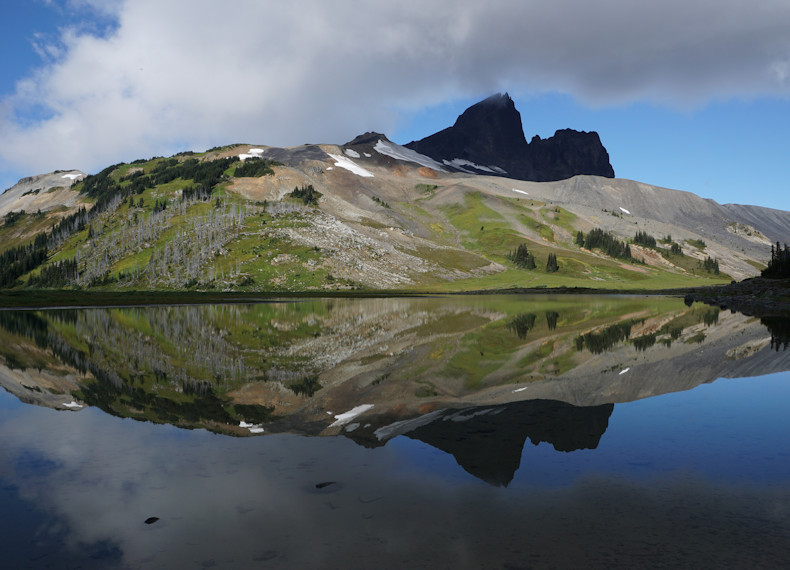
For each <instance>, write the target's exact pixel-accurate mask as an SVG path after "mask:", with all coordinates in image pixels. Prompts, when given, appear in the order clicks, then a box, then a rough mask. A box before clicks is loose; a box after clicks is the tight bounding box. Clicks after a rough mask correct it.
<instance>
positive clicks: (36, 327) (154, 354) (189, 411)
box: [0, 306, 274, 425]
mask: <svg viewBox="0 0 790 570" xmlns="http://www.w3.org/2000/svg"><path fill="white" fill-rule="evenodd" d="M238 311H239V308H238V307H233V306H201V307H157V308H150V309H94V310H82V311H79V312H78V311H47V312H46V313H45V314H46V317H47V318H43V317H42V316H41V315H40V314H38V313H33V312H26V311H0V327H2V328H3V329H5V330H6V331H8V332H12V333H14V334H17V335H19V336H23V337H27V338H30V339H32V340H33V341H34V342H35V344H36V345H37V346H39V347H40V348H44V349H49V350H51V351H52V353H53V354H54V355H55V356H56V357H57V358H58V359H59V360H60V361H61V362H63V363H64V364H66V365H67V366H70V367H72V368H74V369H76V370H77V371H79V372H80V373H81V374H83V375H86V376H87V377H88V378H87V379H86V380H85V381H84V382H83V383H82V385H81V387H80V391H79V394H78V396H79V397H80V399H82V400H83V401H84V402H85V403H86V404H88V405H91V406H96V407H99V408H101V409H102V410H104V411H106V412H108V413H111V414H113V415H122V416H133V417H141V418H143V419H148V420H152V421H161V422H169V423H173V424H180V425H183V424H184V423H187V424H199V423H203V422H205V421H215V422H221V423H223V424H228V423H233V422H238V421H239V419H245V420H247V419H253V418H254V419H256V420H257V421H259V422H260V421H263V420H262V418H266V419H271V418H272V412H273V409H274V408H273V407H267V406H253V407H254V408H255V409H254V410H253V409H250V406H245V407H244V408H245V410H244V411H240V410H239V409H236V406H232V405H230V404H229V403H228V402H227V401H226V400H225V398H224V397H222V396H221V395H220V391H221V390H222V389H223V388H225V387H227V386H228V382H229V381H235V380H243V379H246V376H247V375H248V374H249V370H248V369H247V366H246V364H245V363H244V361H243V358H242V355H241V354H240V351H239V349H237V348H236V347H234V346H232V345H230V344H229V343H227V342H226V341H225V339H224V338H223V332H222V331H221V330H220V329H218V328H216V327H215V326H214V325H213V324H212V323H214V322H217V320H219V319H220V318H222V319H225V320H226V321H228V320H230V321H233V320H236V319H239V318H240V317H239V315H238V314H237V313H238ZM130 323H135V326H132V325H130ZM63 325H66V326H63ZM60 329H63V330H60Z"/></svg>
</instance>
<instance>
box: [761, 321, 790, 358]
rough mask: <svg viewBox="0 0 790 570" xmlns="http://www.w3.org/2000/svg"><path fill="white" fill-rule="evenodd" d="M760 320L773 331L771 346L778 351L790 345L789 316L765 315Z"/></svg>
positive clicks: (769, 330)
mask: <svg viewBox="0 0 790 570" xmlns="http://www.w3.org/2000/svg"><path fill="white" fill-rule="evenodd" d="M760 322H761V323H762V324H763V325H765V328H767V329H768V332H770V333H771V348H772V349H775V350H776V351H778V350H779V348H780V347H781V348H782V350H785V349H786V348H787V347H788V346H790V319H788V318H787V317H763V318H761V319H760Z"/></svg>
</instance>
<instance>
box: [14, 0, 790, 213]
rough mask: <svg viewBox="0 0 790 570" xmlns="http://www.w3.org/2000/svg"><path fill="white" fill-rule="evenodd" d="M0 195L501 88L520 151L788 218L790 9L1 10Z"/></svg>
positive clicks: (17, 5)
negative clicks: (576, 140)
mask: <svg viewBox="0 0 790 570" xmlns="http://www.w3.org/2000/svg"><path fill="white" fill-rule="evenodd" d="M0 26H2V28H1V29H0V49H1V50H2V53H3V54H4V57H3V65H2V66H1V67H0V135H1V136H0V190H2V189H4V188H8V187H10V186H11V185H13V184H14V183H15V182H16V181H17V180H18V179H19V178H21V177H23V176H28V175H31V174H38V173H43V172H49V171H52V170H55V169H70V168H78V169H81V170H83V171H85V172H88V173H92V172H96V171H98V170H100V169H101V168H103V167H105V166H107V165H109V164H113V163H116V162H121V161H124V162H128V161H132V160H135V159H137V158H146V157H150V156H154V155H168V154H172V153H175V152H178V151H181V150H203V149H206V148H209V147H211V146H215V145H220V144H228V143H232V142H249V143H255V144H266V145H277V146H286V145H297V144H301V143H305V142H327V143H343V142H346V141H348V140H350V139H352V138H353V137H354V136H356V135H357V134H359V133H361V132H364V131H368V130H376V131H381V132H385V133H387V134H388V135H389V137H390V138H391V139H392V140H394V141H395V142H399V143H406V142H409V141H410V140H414V139H418V138H422V137H424V136H427V135H429V134H432V133H433V132H435V131H437V130H440V129H442V128H445V127H447V126H450V125H451V124H452V123H453V122H454V121H455V118H456V117H457V116H458V115H459V114H460V113H461V112H462V111H463V110H464V109H465V108H466V107H468V106H469V105H471V104H473V103H475V102H477V101H478V100H480V99H482V98H484V97H487V96H488V95H490V94H492V93H495V92H504V91H507V92H509V93H510V95H511V96H512V97H513V99H514V101H515V103H516V107H517V108H518V109H519V111H520V112H521V116H522V120H523V124H524V131H525V135H526V137H527V139H529V138H531V137H532V136H533V135H535V134H538V135H540V136H541V137H548V136H551V135H552V134H553V133H554V131H555V130H557V129H561V128H573V129H577V130H587V131H589V130H594V131H597V132H598V133H599V134H600V136H601V140H602V142H603V144H604V146H606V148H607V150H608V151H609V155H610V159H611V162H612V165H613V166H614V169H615V173H616V175H617V176H618V177H622V178H630V179H635V180H639V181H642V182H646V183H649V184H655V185H659V186H665V187H669V188H675V189H679V190H686V191H690V192H694V193H696V194H698V195H700V196H703V197H706V198H712V199H714V200H716V201H718V202H720V203H727V202H734V203H746V204H757V205H762V206H768V207H775V208H780V209H785V210H790V191H788V190H790V188H788V183H787V176H786V174H785V168H786V167H785V165H786V164H787V162H788V160H787V153H788V150H790V99H789V98H788V95H790V3H788V2H786V1H784V0H781V1H780V0H764V1H762V2H760V3H757V4H755V3H747V2H743V1H740V0H738V1H736V0H717V1H715V2H714V1H712V0H693V1H691V0H685V1H680V0H667V1H665V2H661V3H646V2H633V1H630V0H628V1H626V0H600V1H599V2H597V3H589V2H583V1H581V0H556V1H554V2H551V3H547V2H541V1H538V0H532V1H530V0H492V1H491V2H488V3H485V6H484V5H483V3H480V2H472V1H468V0H461V1H450V0H436V1H435V2H431V3H425V2H420V1H416V0H403V1H402V2H399V3H397V5H395V4H393V3H384V2H381V3H379V2H368V3H359V2H353V1H351V0H348V1H346V0H337V1H336V2H331V3H327V2H321V1H319V0H297V1H295V2H291V3H288V4H287V5H284V4H282V3H261V2H257V1H255V0H229V1H228V2H226V3H217V2H214V1H211V0H194V1H192V2H190V3H186V4H185V3H183V2H179V1H177V0H134V1H132V0H8V1H6V2H3V3H2V4H0Z"/></svg>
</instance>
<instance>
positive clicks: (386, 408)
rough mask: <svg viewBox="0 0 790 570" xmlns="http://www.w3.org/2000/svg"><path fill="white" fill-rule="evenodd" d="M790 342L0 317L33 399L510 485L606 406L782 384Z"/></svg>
mask: <svg viewBox="0 0 790 570" xmlns="http://www.w3.org/2000/svg"><path fill="white" fill-rule="evenodd" d="M789 337H790V335H789V333H788V323H787V321H786V320H781V319H775V320H772V319H767V318H764V319H763V321H762V324H761V323H760V322H759V321H757V320H756V319H753V318H750V317H746V316H744V315H739V314H734V313H732V312H729V311H720V309H719V308H718V307H709V306H706V305H699V304H694V305H693V306H691V307H687V306H685V304H684V303H683V302H682V300H680V299H672V298H633V297H623V298H619V297H603V296H599V297H575V296H572V295H567V296H559V297H551V296H535V297H529V296H511V297H507V296H491V297H487V296H486V297H468V298H449V299H445V298H419V299H417V298H414V299H405V298H399V299H333V300H321V299H318V300H309V301H305V302H299V303H293V302H290V303H267V304H263V305H206V306H188V307H138V308H123V309H115V308H97V309H87V310H67V311H43V310H42V311H0V384H2V385H3V386H4V387H5V388H6V389H7V390H8V391H10V392H12V393H14V394H15V395H17V396H18V397H19V398H20V399H21V400H22V401H24V402H29V403H36V404H38V405H43V406H49V407H55V408H58V409H78V406H79V405H90V406H95V407H98V408H101V409H102V410H104V411H106V412H107V413H110V414H113V415H116V416H120V417H130V418H135V419H138V420H145V421H153V422H166V423H171V424H174V425H177V426H180V427H185V428H205V429H209V430H211V431H214V432H218V433H224V434H230V435H237V436H246V435H251V434H252V433H264V434H269V433H282V432H288V433H299V434H303V435H339V434H343V435H347V436H349V437H353V438H354V439H355V441H357V442H358V443H360V444H363V445H369V446H376V445H383V444H384V442H386V441H387V440H388V439H389V438H391V437H394V435H400V434H405V435H408V436H409V437H415V438H417V439H421V440H423V441H425V442H426V443H430V444H431V445H435V446H436V447H439V448H440V449H444V450H445V451H447V452H448V453H452V454H453V455H454V456H455V457H456V459H457V460H458V462H459V464H461V465H462V466H464V468H465V469H467V470H468V471H469V472H470V473H473V474H475V475H477V476H480V477H481V478H484V479H486V480H488V481H490V482H493V483H495V484H506V483H507V481H509V480H510V479H509V478H510V477H512V473H513V472H514V471H515V469H516V468H517V467H518V461H519V460H520V455H521V452H520V450H521V448H522V446H523V444H524V442H525V441H526V439H530V440H531V441H533V443H534V442H539V441H545V442H548V443H551V444H552V445H553V446H554V447H555V448H556V449H558V450H563V451H565V450H570V449H579V448H593V447H595V445H597V442H598V439H599V438H600V436H601V434H602V433H603V432H604V430H605V429H606V421H607V418H608V415H609V413H610V412H611V404H613V403H618V402H628V401H633V400H636V399H640V398H647V397H651V396H655V395H657V394H664V393H669V392H675V391H679V390H687V389H690V388H693V387H695V386H697V385H699V384H701V383H704V382H712V381H714V380H716V379H717V378H722V377H731V378H732V377H739V376H759V375H761V374H767V373H772V372H778V371H782V370H788V369H790V351H786V350H783V349H784V348H786V347H787V346H788V338H789ZM780 348H781V349H780ZM547 401H554V402H553V403H551V404H547V403H546V402H547ZM72 403H73V404H74V405H73V406H71V407H69V405H70V404H72ZM361 405H364V411H363V412H360V417H359V418H355V419H353V421H351V420H349V421H348V422H345V421H336V418H338V417H342V416H344V414H346V413H348V412H349V411H351V410H355V409H357V408H358V407H359V406H361ZM64 406H65V408H64ZM573 406H577V407H576V408H574V407H573ZM484 410H496V412H495V413H493V412H485V413H483V411H484ZM606 410H609V411H608V412H607V411H606ZM469 417H471V419H467V421H465V422H462V421H458V420H459V419H461V418H469ZM249 426H254V428H255V431H254V432H253V431H251V430H250V427H249ZM563 426H565V427H563ZM569 426H576V427H578V428H579V430H576V429H575V427H574V428H573V429H571V427H569ZM465 430H467V431H465ZM580 434H581V435H580ZM477 454H479V455H477ZM508 474H509V475H508Z"/></svg>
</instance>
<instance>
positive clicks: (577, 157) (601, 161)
mask: <svg viewBox="0 0 790 570" xmlns="http://www.w3.org/2000/svg"><path fill="white" fill-rule="evenodd" d="M405 146H406V147H408V148H410V149H412V150H415V151H417V152H419V153H421V154H424V155H426V156H429V157H431V158H433V159H434V160H437V161H439V162H442V161H445V160H446V161H452V160H454V159H462V160H466V161H469V162H472V163H474V164H477V165H480V166H483V167H489V168H490V167H499V168H502V169H503V170H505V171H506V172H507V176H509V177H511V178H519V179H522V180H532V181H537V182H545V181H550V180H563V179H565V178H570V177H572V176H576V175H577V174H592V175H598V176H605V177H608V178H614V169H613V168H612V165H611V164H610V163H609V154H608V153H607V152H606V149H605V148H604V147H603V145H602V144H601V139H600V138H599V137H598V133H596V132H589V133H587V132H580V131H574V130H572V129H561V130H558V131H557V132H556V133H555V134H554V136H553V137H550V138H548V139H541V138H540V137H539V136H537V135H535V136H534V137H532V140H531V142H529V143H527V140H526V138H525V137H524V129H523V127H522V123H521V114H520V113H519V112H518V110H517V109H516V105H515V103H514V102H513V99H511V98H510V96H509V95H508V94H507V93H505V94H504V95H503V94H501V93H498V94H496V95H492V96H491V97H488V98H487V99H484V100H483V101H480V102H479V103H475V104H474V105H472V106H471V107H469V108H468V109H466V110H465V111H464V112H463V113H462V114H461V115H460V116H459V117H458V119H457V120H456V121H455V124H454V125H453V126H452V127H448V128H446V129H444V130H442V131H439V132H438V133H435V134H433V135H431V136H429V137H426V138H424V139H422V140H419V141H413V142H410V143H409V144H407V145H405ZM486 173H490V171H486Z"/></svg>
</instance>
